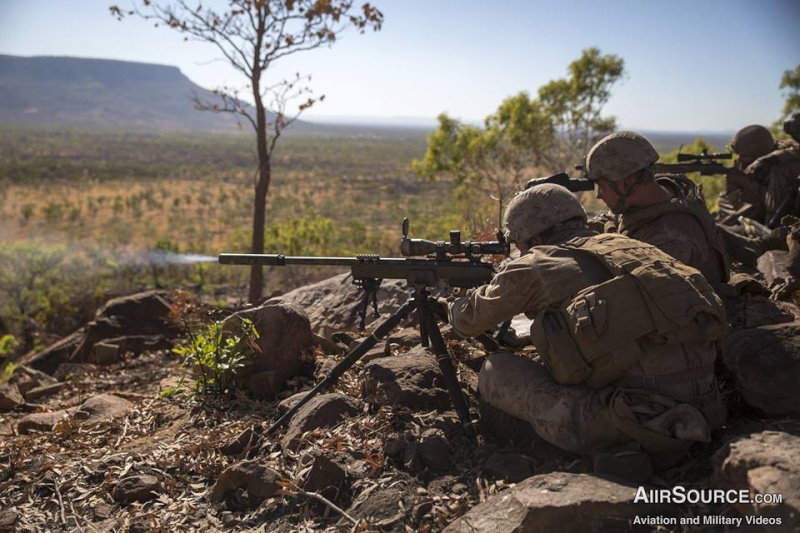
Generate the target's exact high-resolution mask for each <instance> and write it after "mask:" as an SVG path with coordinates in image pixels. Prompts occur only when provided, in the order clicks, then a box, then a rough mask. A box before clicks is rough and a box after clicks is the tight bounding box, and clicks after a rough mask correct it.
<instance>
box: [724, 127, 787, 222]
mask: <svg viewBox="0 0 800 533" xmlns="http://www.w3.org/2000/svg"><path fill="white" fill-rule="evenodd" d="M776 145H777V149H776V150H773V151H772V152H770V153H768V154H767V155H765V156H762V157H759V158H758V159H756V160H755V161H754V162H753V163H751V164H750V165H749V166H748V167H747V168H745V169H744V170H741V169H738V168H733V169H731V171H730V172H729V173H728V176H727V177H726V179H725V190H724V191H723V192H722V194H720V200H719V202H720V205H721V206H722V205H725V206H726V211H728V212H730V211H735V210H739V209H741V208H742V207H743V206H744V205H745V204H749V205H750V206H752V207H751V208H750V209H749V210H748V211H746V212H745V213H744V216H746V217H748V218H752V219H753V220H756V221H758V222H761V223H762V224H768V223H769V222H770V221H771V219H772V218H773V217H774V215H775V213H776V212H778V210H779V209H780V207H781V204H782V203H783V201H784V200H786V199H787V198H788V199H789V202H790V203H789V205H787V206H786V208H784V209H783V210H782V211H783V212H782V214H783V215H795V216H800V195H797V193H796V189H797V187H798V183H797V177H798V175H800V147H798V145H797V144H796V143H794V142H791V141H778V142H777V143H776ZM725 223H726V224H736V221H735V220H729V221H725Z"/></svg>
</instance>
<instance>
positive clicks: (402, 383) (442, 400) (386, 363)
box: [361, 346, 450, 410]
mask: <svg viewBox="0 0 800 533" xmlns="http://www.w3.org/2000/svg"><path fill="white" fill-rule="evenodd" d="M361 395H362V397H363V398H364V400H365V401H367V402H369V403H374V404H377V405H404V406H407V407H417V408H423V409H429V408H436V409H440V410H445V409H447V408H449V406H450V396H449V395H448V393H447V390H446V386H445V384H444V381H443V377H442V374H441V372H440V371H439V367H438V366H437V363H436V357H435V356H434V355H433V354H432V353H431V352H429V351H427V350H426V349H425V348H422V347H421V346H417V347H415V348H412V349H411V350H409V351H408V352H407V353H405V354H400V355H397V356H393V357H382V358H380V359H376V360H374V361H371V362H370V363H368V364H367V365H366V366H365V367H364V371H363V372H362V374H361Z"/></svg>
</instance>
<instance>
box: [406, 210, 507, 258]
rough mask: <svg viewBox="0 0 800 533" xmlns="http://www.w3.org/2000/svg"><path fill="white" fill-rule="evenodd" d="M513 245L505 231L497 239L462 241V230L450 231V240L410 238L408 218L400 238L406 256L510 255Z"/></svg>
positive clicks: (499, 233) (498, 233) (469, 256)
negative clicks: (507, 240)
mask: <svg viewBox="0 0 800 533" xmlns="http://www.w3.org/2000/svg"><path fill="white" fill-rule="evenodd" d="M510 253H511V247H510V246H509V244H508V243H507V242H506V239H505V237H504V236H503V233H502V232H500V231H498V232H497V240H496V241H463V242H462V241H461V232H460V231H458V230H452V231H450V241H429V240H426V239H409V238H408V219H404V220H403V238H402V239H400V254H401V255H403V256H404V257H414V256H422V255H435V256H436V258H437V259H449V258H451V257H453V256H461V257H467V258H472V257H479V256H481V255H509V254H510Z"/></svg>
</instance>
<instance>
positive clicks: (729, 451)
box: [0, 275, 800, 533]
mask: <svg viewBox="0 0 800 533" xmlns="http://www.w3.org/2000/svg"><path fill="white" fill-rule="evenodd" d="M732 291H733V292H732V294H731V295H729V296H728V297H726V298H727V305H728V311H729V314H730V319H731V322H732V323H733V324H734V326H735V328H736V329H738V330H739V333H738V335H740V337H739V338H736V339H734V341H733V342H731V343H728V344H727V345H726V346H725V357H724V359H723V361H721V363H720V376H721V377H722V386H723V393H724V395H725V397H726V400H727V403H728V406H729V410H730V417H729V423H728V425H727V426H726V427H725V428H724V429H723V430H722V431H721V432H719V433H718V434H717V435H715V436H714V439H713V441H712V442H711V443H710V444H708V445H707V446H705V447H702V448H697V449H695V450H693V453H692V455H691V457H689V458H688V459H687V461H686V462H685V463H683V464H682V465H680V466H678V467H675V468H673V469H671V470H668V471H664V472H660V473H658V474H656V475H654V476H653V477H651V478H650V479H649V480H648V481H647V482H645V483H630V482H626V481H625V480H622V479H615V478H610V477H600V476H596V475H594V474H592V465H591V464H590V462H589V460H588V459H587V458H585V457H581V456H576V455H571V454H568V453H565V452H561V451H559V450H558V449H556V448H554V447H552V446H550V445H548V444H547V443H545V442H543V441H541V440H538V439H536V438H534V437H532V435H531V433H530V432H529V431H528V432H526V431H525V428H524V427H522V428H520V427H519V426H516V429H517V430H518V431H516V432H514V433H511V432H510V429H512V427H513V425H512V424H511V423H508V424H503V423H500V422H501V421H502V420H501V419H500V418H498V417H497V413H489V412H487V411H486V410H484V412H483V413H481V414H482V423H481V424H479V428H480V433H481V435H480V437H479V438H478V440H472V439H470V438H469V437H468V436H467V435H466V434H465V431H464V429H463V427H462V426H461V424H460V422H459V420H458V418H457V416H456V414H455V413H454V412H453V410H452V409H451V407H450V402H449V396H448V394H447V391H446V390H445V389H444V384H443V381H442V376H441V373H440V371H439V368H438V366H437V365H436V363H435V361H434V358H433V356H432V355H431V354H430V352H428V351H427V350H426V349H424V348H422V347H421V346H419V332H418V330H417V329H416V327H415V325H414V323H413V322H411V321H409V322H407V323H403V324H401V325H400V327H398V328H396V329H395V330H394V331H393V332H392V333H390V335H389V336H388V338H387V340H386V341H385V342H381V343H378V344H376V346H375V347H374V348H372V349H371V350H370V351H369V352H368V353H367V354H366V355H365V356H364V357H363V358H362V359H361V360H360V362H359V363H358V364H356V365H355V366H354V367H353V368H352V369H350V370H348V371H347V372H345V373H344V375H343V376H342V377H341V378H340V379H339V380H338V381H337V383H336V386H335V387H333V388H331V389H329V390H327V391H325V392H324V393H322V394H320V395H319V396H317V397H315V398H314V399H313V400H311V401H309V402H308V403H306V404H305V405H304V406H303V407H302V408H300V409H299V410H298V411H297V412H296V413H295V414H294V416H293V417H292V418H291V420H290V421H289V422H288V424H287V425H286V426H285V427H281V428H279V429H278V430H277V431H275V432H274V433H273V434H269V433H268V429H269V428H270V426H271V425H272V423H273V422H274V421H275V420H276V419H277V418H278V416H279V415H280V413H282V412H285V411H286V410H287V409H289V408H290V406H292V405H295V404H296V402H298V401H299V398H301V397H303V395H304V394H305V392H303V391H307V390H308V389H309V388H310V387H311V386H313V384H314V383H315V382H319V381H320V380H321V379H322V378H323V377H324V376H326V375H327V374H328V373H329V372H330V370H331V368H333V367H334V365H336V363H337V362H338V361H340V360H341V358H342V355H343V354H344V353H345V352H346V351H347V350H348V349H349V348H350V347H352V346H355V345H356V344H357V343H359V342H360V341H362V340H363V337H362V336H361V334H359V333H358V332H356V331H355V330H354V329H353V324H354V323H355V322H356V321H357V320H354V311H353V310H354V307H355V305H356V304H357V303H358V302H359V300H360V294H359V293H358V292H357V291H356V289H355V288H354V287H353V286H352V284H351V283H350V280H349V279H348V278H347V277H346V276H344V275H343V276H338V277H335V278H332V279H330V280H327V281H324V282H321V283H318V284H315V285H311V286H308V287H304V288H301V289H298V290H295V291H292V292H290V293H287V294H285V295H283V296H282V297H280V298H278V299H273V300H271V301H268V302H266V304H265V305H264V306H262V307H259V308H257V309H251V310H249V311H247V312H246V313H244V314H242V313H239V314H236V315H231V313H232V311H233V310H232V309H215V308H211V307H208V306H205V305H203V304H201V303H199V302H197V301H196V300H195V299H194V298H192V297H191V296H188V295H186V294H184V293H178V292H164V291H157V292H156V291H152V292H147V293H142V294H138V295H133V296H130V297H126V298H121V299H116V300H112V301H110V302H108V304H107V305H105V306H104V307H103V308H102V309H100V310H98V313H97V316H96V318H95V320H94V321H93V322H91V323H89V324H87V325H86V327H84V328H82V329H81V330H80V331H77V332H75V334H74V335H72V336H70V337H68V338H65V339H63V340H62V341H60V342H58V343H56V344H54V345H53V346H50V347H48V348H47V349H45V350H42V351H38V352H34V353H30V354H27V355H26V356H25V357H24V358H23V359H21V360H20V363H21V365H20V366H19V367H18V368H17V370H16V371H15V372H14V373H13V375H12V376H11V379H10V380H9V381H8V382H7V383H5V384H3V385H2V386H1V387H0V531H19V532H34V531H37V532H38V531H44V530H51V531H142V532H144V531H263V530H269V531H275V532H298V531H301V532H311V531H320V532H321V531H329V532H339V531H342V532H353V531H374V532H378V531H381V532H402V533H405V532H408V531H421V532H435V531H448V532H465V533H466V532H473V533H474V532H492V533H494V532H498V531H500V532H503V531H507V532H511V531H518V532H519V531H531V532H532V531H537V532H538V531H553V530H556V529H558V530H559V531H653V530H658V531H695V530H703V531H718V532H723V531H734V530H735V531H759V530H761V525H764V524H766V525H767V527H766V528H765V529H763V530H764V531H792V530H797V528H798V527H800V518H799V517H800V411H798V406H800V397H798V394H800V392H798V390H797V387H796V386H793V384H792V381H793V380H794V381H793V383H794V385H796V380H797V379H798V369H800V356H798V353H800V349H799V348H798V345H799V344H800V343H799V342H797V341H795V339H800V323H798V322H796V321H797V320H798V317H799V316H800V310H798V309H797V308H796V307H795V306H794V305H793V304H791V303H787V302H775V301H773V300H770V299H769V298H768V297H767V296H768V295H767V294H765V291H764V290H763V289H758V288H757V287H756V288H755V289H754V288H753V286H752V285H751V284H748V283H739V284H737V285H733V286H732ZM406 298H407V293H406V289H405V288H404V287H403V284H401V283H388V282H387V283H384V284H383V286H382V288H381V289H380V291H379V292H378V299H379V301H380V303H381V311H382V312H383V316H384V318H385V317H386V316H387V314H388V313H391V312H393V311H395V310H396V309H397V308H398V307H399V305H400V304H401V303H402V302H404V301H405V300H406ZM242 316H246V317H249V318H250V319H251V320H252V321H253V324H254V326H255V327H256V328H257V330H258V331H259V332H260V337H259V338H258V340H257V341H254V342H257V345H258V349H257V350H256V353H257V354H259V355H257V356H256V359H255V360H254V361H253V363H252V365H251V366H249V367H248V370H247V372H246V373H244V374H243V375H242V376H241V378H240V380H239V382H238V383H239V386H238V387H237V390H239V391H240V392H239V393H237V394H236V395H235V396H234V397H233V398H230V399H227V400H214V401H212V400H211V399H209V398H205V399H203V398H196V397H193V395H192V394H191V383H192V382H193V381H194V380H195V379H197V378H198V377H201V376H198V375H197V374H192V372H191V369H190V368H186V367H185V366H183V365H182V362H183V361H182V359H181V358H180V357H179V356H177V355H176V354H175V353H174V352H172V351H171V349H170V348H171V347H172V346H173V345H175V344H176V343H178V342H179V341H180V339H181V338H183V337H184V334H185V330H184V325H185V324H191V323H194V322H198V321H201V322H208V321H209V320H211V319H222V318H224V317H234V318H228V319H227V320H226V324H232V323H234V324H235V323H236V322H237V321H240V320H241V317H242ZM375 320H381V319H376V318H373V317H371V316H368V321H369V322H370V323H371V324H370V325H368V329H369V328H370V327H372V326H374V325H375V322H374V321H375ZM765 324H772V326H768V327H766V328H764V327H762V326H764V325H765ZM770 328H773V329H770ZM442 329H443V334H444V336H445V338H446V340H447V343H448V345H449V347H450V349H451V351H452V353H453V357H454V359H455V361H456V364H457V367H458V373H459V381H460V383H461V384H462V387H463V389H464V392H465V393H466V395H467V397H468V398H469V402H470V409H471V412H472V414H473V416H477V414H478V412H479V411H480V410H481V408H480V406H479V404H478V400H477V397H476V394H475V384H476V377H477V371H478V369H479V368H480V365H481V363H482V361H483V359H484V358H485V356H486V351H485V349H483V348H482V347H481V346H480V345H478V344H474V343H472V342H471V341H465V340H463V339H459V338H457V337H456V336H455V335H454V334H452V332H450V331H449V328H448V327H447V326H443V328H442ZM748 331H749V332H751V333H752V334H748V333H747V332H748ZM776 331H780V333H776ZM745 340H747V342H745ZM745 346H746V347H747V349H746V350H745V351H746V352H747V353H750V354H753V353H759V354H761V357H760V358H758V359H753V358H752V357H751V358H749V359H747V358H746V357H743V356H742V350H741V349H739V348H742V347H745ZM737 350H738V351H737ZM520 355H521V356H523V357H525V356H531V353H530V350H529V349H525V350H522V351H521V352H520ZM286 369H291V370H290V371H286ZM285 371H286V372H285ZM282 374H283V375H282ZM276 391H278V392H277V399H278V400H279V401H276V400H275V399H273V398H272V395H273V393H275V392H276ZM298 393H299V394H298ZM487 422H488V423H487ZM528 429H529V428H528ZM640 484H641V485H642V486H643V487H644V488H643V489H640V488H639V485H640ZM676 486H682V487H684V488H686V489H691V490H695V489H696V490H700V489H704V490H708V491H714V490H716V491H718V492H716V494H721V493H723V492H720V491H730V490H745V491H750V493H752V494H758V493H761V494H780V495H781V496H782V501H781V502H777V503H776V502H772V503H768V504H762V503H752V504H750V503H737V504H735V505H734V504H730V503H728V502H725V501H720V500H716V501H710V502H702V501H701V502H692V503H689V502H684V503H663V502H655V501H642V500H639V501H635V500H636V498H637V493H638V492H639V490H646V491H649V490H655V489H672V488H674V487H676ZM724 493H727V492H724ZM696 494H697V493H696ZM706 494H712V493H706ZM778 522H779V523H780V527H776V526H775V524H776V523H778Z"/></svg>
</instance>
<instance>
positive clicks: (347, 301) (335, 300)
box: [267, 274, 409, 338]
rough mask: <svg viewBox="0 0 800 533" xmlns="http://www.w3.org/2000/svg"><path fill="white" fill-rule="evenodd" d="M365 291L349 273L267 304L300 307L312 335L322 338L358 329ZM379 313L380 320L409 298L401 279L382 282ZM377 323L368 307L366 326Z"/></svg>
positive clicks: (309, 286) (295, 291)
mask: <svg viewBox="0 0 800 533" xmlns="http://www.w3.org/2000/svg"><path fill="white" fill-rule="evenodd" d="M363 296H364V292H363V291H362V290H361V289H359V288H358V287H356V286H355V285H353V280H352V278H351V276H350V274H340V275H338V276H334V277H332V278H329V279H326V280H323V281H320V282H319V283H314V284H312V285H307V286H305V287H300V288H298V289H295V290H293V291H290V292H287V293H286V294H283V295H281V296H278V297H276V298H272V299H270V300H268V301H267V303H268V304H269V303H273V302H278V301H280V302H285V303H292V304H296V305H298V306H299V307H301V308H303V309H304V310H305V311H306V313H308V317H309V319H310V320H311V327H312V329H313V331H314V333H317V334H319V335H321V336H322V337H325V338H330V336H331V335H332V334H333V333H335V332H336V331H338V330H343V329H344V330H354V329H356V328H358V323H359V320H360V318H359V317H358V312H357V310H358V306H359V304H360V303H361V301H362V299H363ZM377 298H378V310H379V312H380V313H381V314H382V316H383V317H385V316H387V315H389V314H391V313H394V312H395V311H397V309H399V308H400V306H401V305H402V304H403V303H405V302H406V300H408V298H409V291H408V288H407V287H406V282H405V281H403V280H384V282H383V283H381V286H380V288H379V289H378V292H377ZM376 320H381V319H376V317H374V316H373V313H372V309H371V308H370V310H369V312H368V313H367V320H366V324H367V325H369V324H371V323H373V322H375V321H376Z"/></svg>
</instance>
